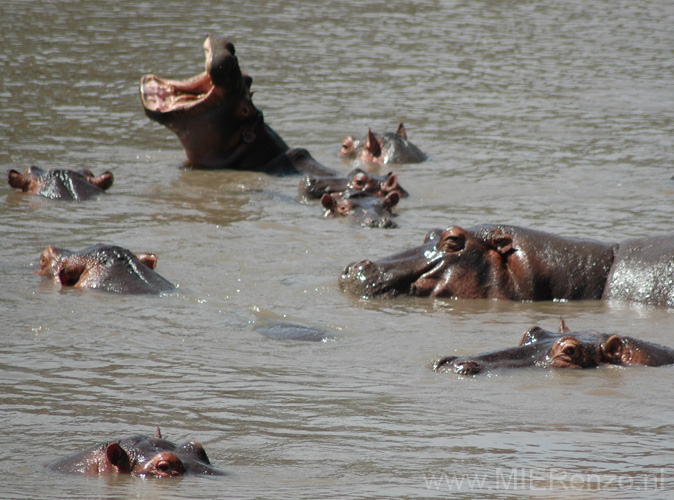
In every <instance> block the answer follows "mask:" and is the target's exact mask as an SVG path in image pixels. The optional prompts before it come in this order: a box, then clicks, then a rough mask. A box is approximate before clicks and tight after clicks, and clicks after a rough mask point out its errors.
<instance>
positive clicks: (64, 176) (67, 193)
mask: <svg viewBox="0 0 674 500" xmlns="http://www.w3.org/2000/svg"><path fill="white" fill-rule="evenodd" d="M113 181H114V178H113V175H112V172H109V171H106V172H103V173H102V174H101V175H99V176H95V175H94V174H93V173H92V172H91V170H89V169H80V170H77V171H75V170H63V169H52V170H48V171H47V170H44V169H42V168H40V167H37V166H35V165H33V166H32V167H29V168H27V169H26V170H25V171H24V173H23V174H21V173H19V172H17V171H16V170H10V171H9V172H8V174H7V182H8V183H9V185H10V186H12V187H13V188H16V189H20V190H21V191H23V192H24V193H29V194H36V195H39V196H44V197H45V198H50V199H53V200H75V201H82V200H88V199H90V198H95V197H97V196H99V195H101V194H103V192H104V191H105V190H106V189H108V188H110V186H112V183H113Z"/></svg>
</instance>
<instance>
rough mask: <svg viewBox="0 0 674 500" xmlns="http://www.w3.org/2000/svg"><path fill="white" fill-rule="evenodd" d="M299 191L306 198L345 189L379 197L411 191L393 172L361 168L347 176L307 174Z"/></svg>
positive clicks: (404, 194) (403, 194)
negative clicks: (406, 188)
mask: <svg viewBox="0 0 674 500" xmlns="http://www.w3.org/2000/svg"><path fill="white" fill-rule="evenodd" d="M297 191H298V193H299V195H300V196H301V197H303V198H306V199H317V198H322V197H323V195H324V194H326V193H328V194H330V193H341V192H344V191H349V192H356V191H361V192H365V193H368V194H370V195H372V196H379V197H384V196H386V195H387V194H388V193H390V192H392V191H395V192H397V193H398V196H399V197H400V198H407V197H408V196H409V193H408V192H407V191H406V190H405V189H404V188H403V187H402V186H401V185H400V184H398V177H397V176H396V175H395V174H394V173H393V172H389V173H388V174H386V175H385V176H381V175H374V174H371V173H368V172H366V171H365V170H363V169H360V168H354V169H353V170H352V171H351V172H349V173H348V174H347V176H346V177H339V176H324V177H316V176H311V175H305V176H304V177H302V179H300V183H299V186H298V188H297Z"/></svg>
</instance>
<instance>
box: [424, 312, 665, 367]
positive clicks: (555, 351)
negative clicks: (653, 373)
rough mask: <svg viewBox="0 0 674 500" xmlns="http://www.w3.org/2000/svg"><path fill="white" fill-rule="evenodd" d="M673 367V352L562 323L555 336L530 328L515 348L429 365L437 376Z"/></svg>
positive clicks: (643, 342)
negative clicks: (521, 370) (533, 369)
mask: <svg viewBox="0 0 674 500" xmlns="http://www.w3.org/2000/svg"><path fill="white" fill-rule="evenodd" d="M671 364H674V349H670V348H669V347H665V346H661V345H658V344H653V343H651V342H646V341H645V340H639V339H635V338H633V337H621V336H618V335H609V334H607V333H599V332H597V331H594V330H584V331H579V332H572V331H571V330H569V328H568V327H567V326H566V323H565V322H564V320H561V321H560V327H559V333H553V332H549V331H547V330H543V329H542V328H540V327H539V326H532V327H531V328H529V329H528V330H527V331H525V332H524V335H522V340H520V343H519V344H518V346H517V347H512V348H509V349H503V350H500V351H494V352H489V353H485V354H478V355H476V356H447V357H444V358H440V359H439V360H437V361H436V362H435V363H434V365H433V370H435V371H437V372H454V373H457V374H459V375H475V374H477V373H480V372H483V371H488V370H493V369H500V368H523V367H532V366H535V367H543V368H596V367H598V366H605V365H618V366H636V365H642V366H664V365H671Z"/></svg>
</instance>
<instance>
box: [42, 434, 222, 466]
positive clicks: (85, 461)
mask: <svg viewBox="0 0 674 500" xmlns="http://www.w3.org/2000/svg"><path fill="white" fill-rule="evenodd" d="M47 468H48V469H50V470H53V471H56V472H63V473H75V474H88V475H99V474H131V475H133V476H140V477H175V476H183V475H185V474H191V475H208V476H222V475H224V473H223V472H221V471H219V470H218V469H216V468H214V467H213V466H212V465H211V462H210V461H209V459H208V456H207V455H206V451H205V450H204V448H203V446H201V444H199V443H198V442H196V441H190V442H188V443H185V444H183V445H180V446H178V445H176V444H174V443H172V442H170V441H167V440H165V439H162V437H161V431H160V430H159V428H157V432H156V434H155V435H154V437H150V436H145V435H137V436H132V437H128V438H125V439H120V440H117V441H106V442H104V443H99V444H95V445H94V446H92V447H90V448H87V449H86V450H83V451H80V452H78V453H74V454H73V455H69V456H67V457H64V458H61V459H59V460H56V461H54V462H52V463H50V464H48V465H47Z"/></svg>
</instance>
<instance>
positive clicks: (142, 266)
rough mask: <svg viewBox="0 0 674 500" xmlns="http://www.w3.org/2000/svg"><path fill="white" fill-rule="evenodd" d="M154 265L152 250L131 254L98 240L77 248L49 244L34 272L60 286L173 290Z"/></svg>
mask: <svg viewBox="0 0 674 500" xmlns="http://www.w3.org/2000/svg"><path fill="white" fill-rule="evenodd" d="M156 265H157V256H156V255H155V254H151V253H147V254H134V253H131V252H130V251H129V250H127V249H125V248H122V247H118V246H114V245H103V244H97V245H93V246H90V247H87V248H85V249H83V250H80V251H77V252H72V251H70V250H65V249H61V248H56V247H54V246H48V247H47V248H45V249H44V250H43V252H42V254H41V255H40V268H39V269H38V270H37V271H35V274H38V275H40V276H42V277H44V278H48V279H50V280H52V281H54V282H55V283H58V284H60V285H61V286H63V287H74V288H80V289H98V290H104V291H108V292H116V293H131V294H159V293H161V292H168V291H171V290H174V286H173V285H172V284H171V283H170V282H168V281H167V280H165V279H164V278H163V277H161V276H160V275H159V274H157V273H156V272H155V271H154V270H153V269H154V268H155V266H156Z"/></svg>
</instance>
